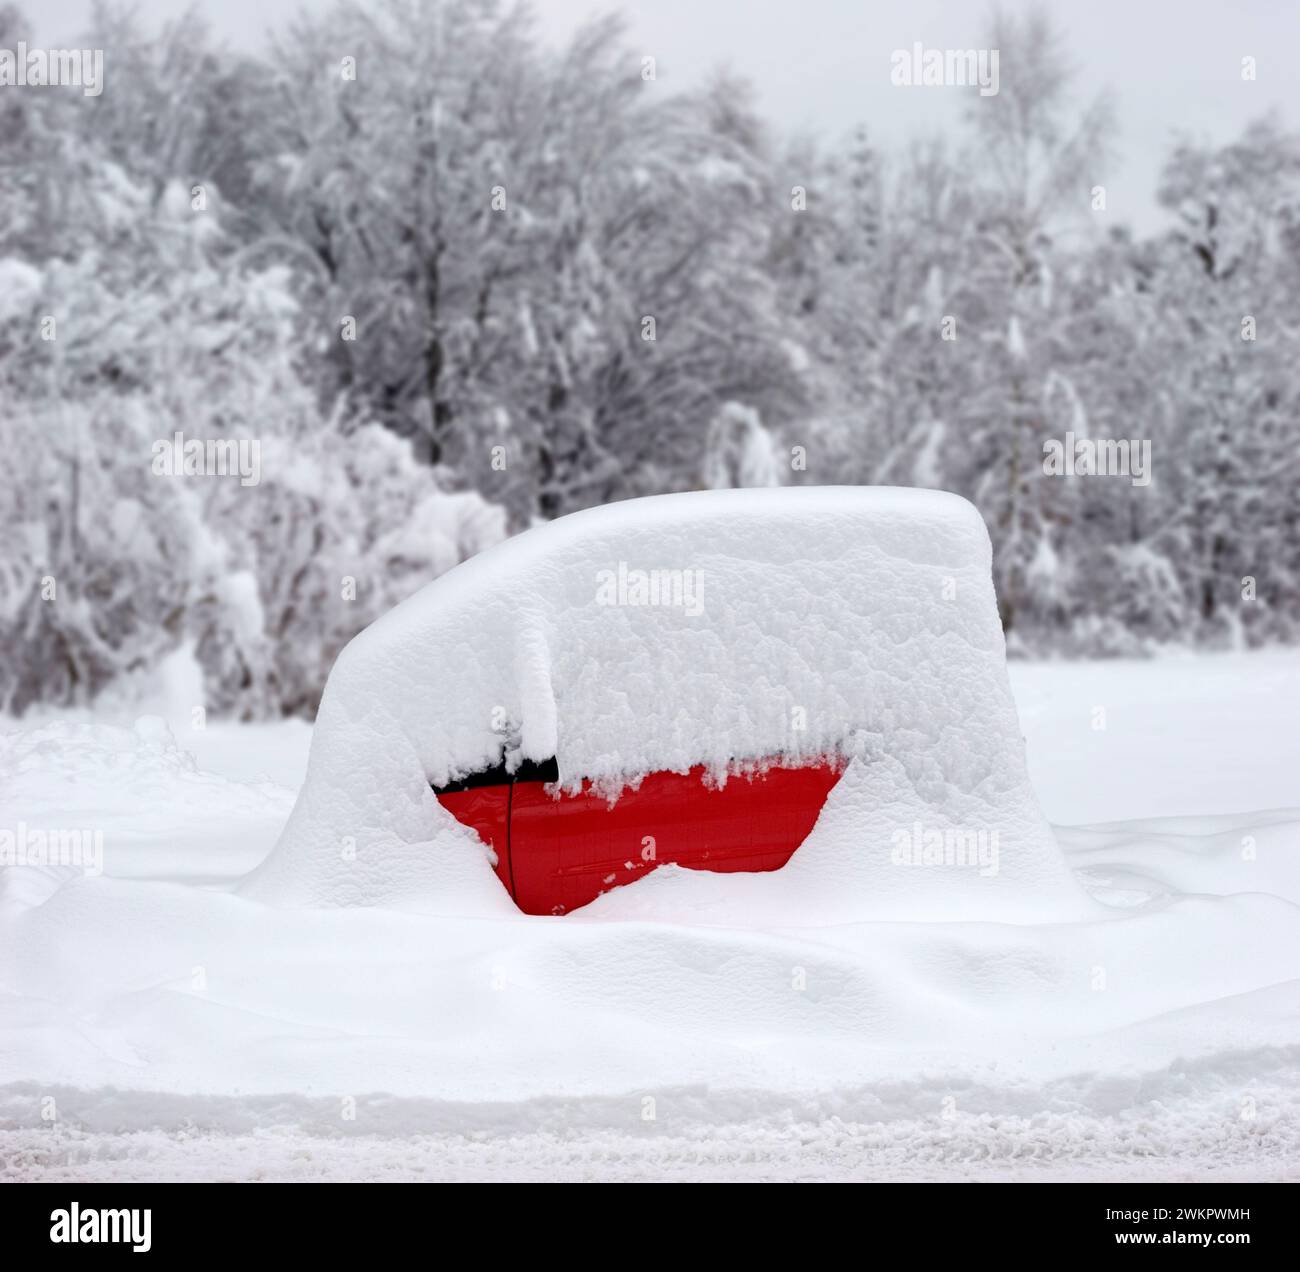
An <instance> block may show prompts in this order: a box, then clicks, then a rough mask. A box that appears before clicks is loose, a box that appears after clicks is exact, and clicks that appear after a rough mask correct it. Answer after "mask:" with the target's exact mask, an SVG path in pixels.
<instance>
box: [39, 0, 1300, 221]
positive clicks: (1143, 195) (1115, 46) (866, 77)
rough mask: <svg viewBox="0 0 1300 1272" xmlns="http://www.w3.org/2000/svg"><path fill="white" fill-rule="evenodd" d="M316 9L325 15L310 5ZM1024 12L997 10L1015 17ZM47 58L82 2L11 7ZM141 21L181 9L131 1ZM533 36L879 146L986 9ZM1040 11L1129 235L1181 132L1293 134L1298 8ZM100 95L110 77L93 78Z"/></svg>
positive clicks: (778, 17)
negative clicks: (1254, 67) (1270, 113)
mask: <svg viewBox="0 0 1300 1272" xmlns="http://www.w3.org/2000/svg"><path fill="white" fill-rule="evenodd" d="M322 3H324V0H322ZM1028 3H1030V0H1005V4H1004V7H1006V8H1009V9H1013V10H1014V9H1020V8H1024V7H1026V5H1027V4H1028ZM19 4H20V6H21V7H22V8H23V9H24V10H25V11H26V12H27V13H28V16H29V17H30V18H32V19H33V20H34V22H35V30H34V33H33V34H34V36H35V38H36V39H38V40H40V41H43V42H44V43H46V44H52V43H59V42H61V41H63V40H65V39H70V38H71V37H72V36H74V35H75V34H76V32H77V30H78V29H79V27H80V26H81V25H82V24H83V23H84V21H85V18H86V15H87V14H88V12H89V10H90V7H91V0H19ZM136 7H137V8H138V10H139V12H140V13H141V14H142V15H143V16H145V17H146V18H147V19H149V20H162V19H165V18H166V17H168V16H170V15H174V14H177V13H178V12H181V11H183V9H184V8H185V7H187V6H185V5H183V4H178V3H175V0H173V2H171V3H168V0H137V5H136ZM197 7H198V8H200V9H201V10H202V11H203V12H205V13H206V14H208V16H209V20H210V22H211V24H212V27H213V29H214V31H215V32H216V33H217V34H218V35H219V36H220V37H222V38H223V39H225V40H227V41H229V42H230V43H231V44H232V45H235V46H237V47H239V48H244V49H251V50H256V49H258V48H260V47H261V46H262V45H263V44H264V42H265V40H266V35H267V31H268V30H269V29H271V28H273V27H276V26H278V25H280V24H282V23H283V22H284V21H285V20H286V19H287V18H288V17H290V16H292V15H293V14H294V13H296V12H298V11H299V10H301V9H311V8H313V7H314V6H313V5H312V4H311V3H310V2H308V3H304V2H303V0H205V2H203V3H200V4H199V5H198V6H197ZM535 7H536V10H537V12H538V14H539V17H540V19H541V26H542V29H543V31H545V32H546V33H547V34H548V36H551V37H554V38H557V39H558V38H563V37H564V36H565V35H566V34H568V33H569V32H570V31H572V30H573V29H574V28H575V27H576V26H577V25H578V24H579V23H581V22H582V21H583V19H584V18H587V17H590V16H593V15H595V14H599V13H604V12H609V11H616V12H621V13H623V14H624V15H625V16H626V18H627V21H628V27H629V37H630V40H631V42H632V45H633V47H634V49H635V51H636V52H638V53H640V54H649V55H653V56H654V57H655V59H656V64H657V69H658V79H659V81H660V82H662V83H664V84H666V85H677V84H680V85H690V84H693V83H696V82H698V81H699V80H700V79H701V78H702V77H704V76H706V75H707V74H708V73H709V72H710V70H712V69H714V68H717V67H720V66H725V67H727V68H728V69H729V70H731V71H734V72H738V73H740V74H743V75H744V76H746V77H747V78H749V79H750V80H751V81H752V82H753V83H754V85H755V87H756V89H757V91H758V95H759V101H760V103H761V105H762V108H763V110H764V113H765V114H766V115H767V117H768V119H769V120H770V121H771V122H772V123H773V124H775V125H777V126H778V127H784V128H787V129H789V130H790V131H792V132H799V133H803V134H806V135H813V136H817V137H824V138H826V139H827V140H828V141H833V140H836V139H838V138H840V137H842V136H843V135H844V134H845V133H846V132H848V131H849V130H850V129H852V128H854V127H856V126H857V125H859V124H865V125H866V126H867V127H868V128H869V129H870V130H871V132H872V134H873V135H874V136H875V137H877V138H878V139H879V140H880V141H881V142H882V143H883V144H885V145H887V146H888V145H906V144H907V142H908V140H909V139H910V138H912V137H915V136H917V135H919V134H921V133H924V132H928V131H934V130H937V129H942V128H945V127H950V126H952V124H953V123H954V122H955V120H956V118H957V112H958V110H959V108H960V103H961V97H962V94H961V93H960V92H959V91H957V90H948V89H943V88H929V89H912V90H907V89H898V88H894V87H893V86H892V85H891V84H890V80H889V72H890V53H891V52H892V51H893V50H894V49H898V48H911V46H912V44H913V42H914V41H916V40H920V41H922V43H923V44H925V45H926V46H927V47H934V48H967V47H976V46H978V44H979V35H980V28H981V22H982V19H983V18H984V16H985V15H986V14H987V13H988V6H986V5H984V4H981V3H979V0H644V2H642V0H623V2H621V3H620V2H617V0H616V2H613V3H602V0H539V3H537V4H536V6H535ZM1049 7H1050V10H1051V12H1052V13H1053V15H1054V16H1055V17H1056V18H1057V20H1058V22H1059V23H1060V25H1061V26H1062V28H1063V29H1064V31H1065V32H1066V34H1067V36H1068V38H1069V43H1070V46H1071V48H1072V50H1073V52H1074V56H1075V59H1076V62H1077V64H1078V67H1079V70H1080V72H1081V74H1080V78H1079V82H1078V87H1079V91H1080V93H1081V95H1091V94H1092V93H1094V92H1095V91H1097V90H1099V89H1102V88H1108V89H1109V90H1110V91H1111V93H1112V95H1113V97H1114V100H1115V103H1116V108H1117V116H1118V120H1119V125H1120V142H1119V144H1120V157H1119V162H1118V164H1117V166H1116V167H1115V168H1114V169H1113V170H1112V171H1111V172H1110V173H1109V174H1108V176H1107V186H1108V204H1109V208H1110V213H1111V215H1113V216H1115V217H1116V218H1124V219H1128V220H1130V221H1132V222H1133V223H1134V225H1135V226H1136V227H1137V228H1139V229H1150V228H1152V227H1153V226H1154V225H1156V224H1158V223H1159V215H1158V212H1157V209H1156V207H1155V202H1154V192H1155V185H1156V179H1157V175H1158V169H1159V164H1160V161H1161V158H1162V156H1163V155H1164V153H1165V152H1166V150H1167V147H1168V143H1169V141H1170V138H1171V137H1173V136H1174V135H1175V134H1176V133H1177V132H1179V131H1180V130H1181V131H1187V132H1189V133H1190V134H1191V135H1192V136H1194V137H1196V138H1200V139H1203V140H1208V141H1213V142H1223V141H1227V140H1229V139H1230V138H1232V137H1233V136H1235V135H1236V134H1237V133H1238V132H1239V131H1240V129H1241V127H1242V126H1243V125H1244V124H1245V123H1246V122H1247V121H1248V120H1250V119H1252V118H1254V117H1256V116H1258V115H1261V114H1263V113H1264V112H1266V111H1267V110H1269V109H1270V108H1274V109H1277V110H1278V111H1279V112H1280V113H1281V114H1282V116H1283V118H1284V119H1285V120H1286V122H1287V123H1288V124H1289V125H1291V126H1295V125H1296V124H1297V122H1298V119H1297V117H1298V116H1300V75H1297V73H1296V70H1295V66H1294V59H1295V56H1296V52H1297V50H1300V0H1163V3H1158V4H1157V3H1152V2H1151V0H1146V2H1145V3H1139V2H1138V0H1055V2H1054V3H1052V4H1051V5H1050V6H1049ZM1246 55H1249V56H1252V57H1254V58H1256V59H1257V62H1258V75H1259V78H1258V80H1257V82H1255V83H1247V82H1243V81H1242V79H1241V59H1242V57H1243V56H1246ZM105 72H106V73H105V80H106V83H107V84H108V85H109V86H110V89H111V82H112V68H111V66H110V67H106V68H105Z"/></svg>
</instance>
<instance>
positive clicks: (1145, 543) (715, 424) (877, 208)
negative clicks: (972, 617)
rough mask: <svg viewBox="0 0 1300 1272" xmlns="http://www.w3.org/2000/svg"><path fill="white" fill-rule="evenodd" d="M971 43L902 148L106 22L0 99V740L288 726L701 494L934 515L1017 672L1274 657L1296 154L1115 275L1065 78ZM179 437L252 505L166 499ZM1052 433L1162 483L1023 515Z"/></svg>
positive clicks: (1099, 153) (1088, 155) (443, 3)
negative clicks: (33, 712)
mask: <svg viewBox="0 0 1300 1272" xmlns="http://www.w3.org/2000/svg"><path fill="white" fill-rule="evenodd" d="M991 21H992V26H991V29H990V30H989V32H988V43H989V45H990V46H991V47H997V48H999V49H1000V50H1001V51H1002V62H1001V65H1002V76H1001V89H1000V92H999V93H998V94H997V95H996V96H990V97H981V96H979V95H978V93H977V92H976V91H974V90H972V91H971V93H970V102H969V108H968V111H967V115H966V119H965V123H964V125H963V128H962V131H961V132H960V133H954V134H948V135H944V136H942V137H940V136H936V137H934V138H933V139H932V140H931V141H929V142H926V143H925V144H920V145H914V146H909V147H906V148H903V147H899V146H891V145H886V144H884V143H883V142H882V141H880V140H879V139H878V138H877V137H876V136H874V135H873V133H872V132H871V131H870V130H862V131H859V132H857V133H855V134H854V135H852V136H850V137H847V138H841V137H826V138H818V139H815V140H810V139H806V138H804V139H801V138H798V137H794V136H790V135H787V133H786V132H785V131H784V130H783V129H782V127H781V126H780V125H779V123H778V122H776V121H773V120H770V119H765V118H763V117H762V115H761V113H760V111H759V110H758V108H757V107H756V105H755V99H754V94H753V92H752V90H751V88H750V87H749V86H748V85H747V84H746V83H744V82H742V81H740V80H737V79H735V78H731V77H728V76H725V75H719V77H718V78H716V79H715V80H714V81H713V82H712V83H711V84H709V85H708V86H707V87H706V88H703V89H697V90H693V91H690V92H681V91H675V90H670V89H668V88H667V87H666V86H665V85H664V84H663V83H662V82H661V80H660V79H659V78H658V77H657V75H656V73H655V67H654V65H653V62H652V61H651V60H648V59H646V58H645V57H644V56H643V55H642V52H641V50H640V49H638V48H636V47H634V46H632V45H631V44H630V43H629V42H628V41H627V40H626V38H625V37H624V35H623V33H622V32H621V30H620V27H619V25H618V23H617V22H616V21H613V20H609V21H602V22H598V23H596V24H594V25H590V26H588V27H586V28H585V29H583V30H582V31H581V33H580V34H579V35H578V36H577V37H575V38H574V39H572V40H571V41H570V42H569V43H567V44H565V45H563V46H554V45H553V44H552V43H551V42H549V41H546V40H543V39H542V38H541V36H540V35H539V34H538V32H537V29H536V25H535V23H534V22H533V21H532V19H531V17H530V15H529V12H528V10H527V9H526V8H523V9H520V8H515V7H509V6H505V5H501V4H498V3H495V2H494V0H377V2H376V3H373V4H367V5H364V6H361V5H357V4H355V3H351V2H350V0H349V2H345V3H342V4H339V5H338V6H337V7H335V8H333V9H330V10H328V11H321V12H319V13H313V14H312V15H311V16H309V17H303V18H301V19H300V20H299V21H298V23H297V24H296V25H293V26H291V27H290V28H287V29H285V30H284V31H283V32H282V33H281V36H280V39H279V41H278V43H277V44H276V46H275V47H273V48H271V49H268V50H266V51H265V53H264V54H262V55H261V56H258V57H254V56H251V55H248V54H244V53H236V52H233V51H230V50H227V49H225V48H224V47H223V46H221V45H220V44H219V43H218V42H217V41H215V40H214V39H212V38H211V37H210V36H209V34H208V33H207V32H206V30H205V27H204V24H203V22H202V20H201V19H200V18H198V17H197V16H191V17H190V18H187V19H184V20H181V21H179V22H177V23H175V24H173V25H171V26H169V27H167V28H166V29H164V30H157V29H153V28H151V27H146V26H143V25H141V24H139V23H138V22H137V21H136V20H134V19H132V18H130V17H128V16H124V15H123V14H122V13H121V12H118V11H115V10H112V9H104V10H102V11H100V13H99V16H98V17H97V19H96V26H95V27H94V28H93V29H91V30H89V31H87V32H85V33H84V35H83V38H82V41H81V42H82V43H83V44H84V45H86V46H89V47H95V48H102V49H104V50H105V63H106V65H107V66H108V67H109V68H110V70H109V74H110V75H111V76H112V88H111V91H108V92H104V93H103V94H102V95H100V96H87V95H83V94H81V93H71V92H55V91H49V92H20V93H14V92H6V93H2V94H0V438H2V439H3V443H4V452H5V461H4V463H3V464H0V545H2V547H0V711H8V712H18V713H21V712H23V711H25V710H27V709H28V708H30V707H32V706H33V705H35V704H38V703H40V704H61V705H66V704H84V703H86V702H89V701H91V700H92V699H94V698H95V697H96V696H98V695H99V694H101V693H102V692H103V691H105V690H107V689H109V688H110V687H111V686H116V687H121V686H122V685H123V684H127V683H130V682H131V681H132V680H133V679H134V678H141V677H147V676H149V675H150V674H151V673H152V672H153V670H154V669H155V668H156V667H157V665H158V664H159V662H160V661H161V660H162V659H163V658H165V657H166V656H167V655H168V654H170V653H172V652H174V651H176V650H180V649H187V650H189V651H191V652H192V654H193V657H194V658H195V659H196V660H197V662H198V664H199V665H200V666H201V667H202V669H203V673H204V680H205V687H204V694H205V699H206V706H207V708H208V709H209V710H211V711H213V712H214V713H225V714H230V715H236V716H239V717H243V718H259V717H269V716H275V715H281V714H304V715H310V714H311V713H312V712H313V711H314V709H315V706H316V703H317V700H318V698H319V694H320V690H321V687H322V685H323V683H324V679H325V675H326V673H327V671H328V670H329V667H330V665H331V663H332V662H333V659H334V657H335V655H336V654H337V652H338V650H339V649H340V648H341V647H342V645H343V644H344V643H345V642H346V641H347V640H348V639H349V638H350V637H351V636H352V635H353V634H354V633H356V632H357V631H359V630H360V629H361V628H362V627H364V626H366V625H367V624H368V623H369V622H371V621H372V620H373V619H374V618H376V617H377V616H378V615H379V614H381V613H383V612H384V611H385V610H387V609H389V608H390V607H391V606H392V605H393V604H394V603H395V602H397V601H398V600H400V599H402V598H403V597H404V596H406V595H407V594H409V593H410V592H412V591H413V590H415V588H417V587H418V586H420V585H421V584H423V583H424V582H426V581H427V580H428V579H430V578H432V577H434V576H435V575H437V574H439V573H441V572H443V571H445V570H447V569H449V568H450V567H451V566H453V565H454V564H456V563H457V562H459V561H461V560H463V559H465V558H466V557H468V556H470V555H472V554H473V553H475V552H476V551H478V550H480V549H481V548H483V547H485V546H487V545H489V544H491V543H493V542H495V541H497V540H499V539H500V538H502V537H504V536H506V535H508V534H510V533H513V532H516V531H518V530H520V529H523V528H525V527H527V526H529V525H532V524H534V523H536V522H537V521H540V520H548V519H551V518H554V517H557V516H560V515H562V514H564V513H567V512H571V511H574V510H576V509H579V508H583V507H587V506H590V505H593V504H599V503H606V502H610V501H614V500H620V499H626V498H630V497H633V496H638V495H644V494H653V493H658V492H666V491H677V490H689V489H695V488H702V487H723V486H747V485H775V484H805V483H807V484H816V485H825V484H833V483H854V484H886V485H902V486H926V487H935V488H942V489H947V490H952V491H956V492H958V493H959V494H962V495H964V496H966V497H967V498H969V499H971V500H972V501H974V502H975V503H976V505H977V506H978V507H979V509H980V511H981V512H982V514H983V516H984V518H985V521H986V522H987V524H988V528H989V531H990V534H991V536H992V539H993V544H994V580H995V584H996V588H997V594H998V597H999V604H1000V607H1001V616H1002V621H1003V625H1004V628H1005V630H1006V632H1007V636H1008V641H1009V646H1010V648H1011V650H1012V651H1013V652H1020V653H1033V654H1053V653H1064V654H1071V655H1077V654H1086V655H1094V654H1119V653H1141V652H1144V651H1146V650H1148V649H1153V648H1156V647H1158V646H1160V645H1163V644H1188V645H1197V646H1201V647H1207V648H1215V647H1226V646H1241V645H1247V644H1249V645H1262V644H1268V643H1272V642H1277V641H1294V640H1296V639H1297V638H1300V525H1298V524H1297V523H1298V522H1300V500H1298V499H1297V497H1296V470H1297V466H1298V465H1300V430H1298V429H1297V427H1296V419H1297V413H1298V409H1300V367H1298V366H1297V361H1296V357H1295V352H1296V349H1297V347H1298V346H1297V340H1300V301H1298V300H1297V297H1300V137H1297V136H1296V135H1295V134H1293V133H1291V132H1290V131H1288V130H1287V127H1286V124H1285V122H1284V121H1281V120H1276V119H1269V118H1263V119H1260V120H1259V122H1257V123H1256V124H1254V125H1252V126H1251V127H1250V128H1248V129H1247V130H1246V131H1245V132H1244V133H1243V134H1242V135H1241V136H1240V137H1238V138H1237V139H1236V140H1235V141H1234V142H1232V144H1230V145H1227V146H1224V147H1222V148H1218V149H1211V148H1206V147H1203V146H1200V145H1198V144H1195V143H1193V142H1190V141H1189V142H1186V143H1182V144H1177V145H1174V146H1173V147H1172V148H1171V149H1170V150H1169V152H1168V155H1167V158H1166V162H1165V166H1164V169H1163V174H1162V177H1161V181H1160V187H1159V197H1160V202H1161V205H1162V208H1163V209H1164V213H1165V220H1164V224H1163V227H1162V228H1161V229H1160V230H1159V231H1158V232H1156V233H1151V234H1148V235H1144V236H1137V235H1135V234H1134V233H1133V232H1131V231H1130V230H1129V229H1128V228H1127V227H1126V226H1125V224H1124V223H1123V222H1121V221H1119V220H1118V219H1117V218H1114V217H1113V216H1112V215H1111V214H1110V213H1109V211H1108V209H1107V206H1106V189H1105V187H1106V180H1107V178H1106V173H1107V158H1108V155H1109V154H1110V153H1111V152H1112V150H1113V148H1114V147H1115V145H1116V144H1117V143H1118V140H1119V138H1120V137H1121V136H1122V124H1123V121H1122V120H1118V119H1116V118H1115V117H1114V113H1113V111H1112V110H1111V109H1110V107H1109V106H1108V103H1107V100H1106V97H1105V95H1104V93H1103V92H1101V91H1100V90H1099V89H1098V87H1097V85H1096V84H1094V83H1093V82H1092V81H1091V80H1090V79H1089V77H1088V75H1087V73H1086V69H1085V70H1079V71H1078V72H1075V73H1072V72H1071V70H1070V59H1069V58H1068V56H1067V52H1066V38H1065V37H1066V32H1064V31H1063V30H1062V29H1060V28H1058V27H1056V26H1054V25H1053V24H1052V22H1051V21H1050V20H1049V19H1047V18H1045V17H1034V16H1030V17H1018V18H996V17H995V18H993V19H992V20H991ZM26 32H27V19H26V17H25V15H24V14H23V12H22V11H21V10H20V9H17V8H14V7H12V6H9V7H0V46H3V47H9V48H12V47H14V46H15V44H16V43H17V42H18V41H20V40H23V39H25V38H26ZM177 433H180V434H183V436H184V438H185V439H191V440H192V439H199V440H203V439H215V438H220V439H242V440H244V441H248V442H253V441H255V442H256V443H257V444H258V446H259V448H260V472H259V477H258V480H257V481H256V482H244V481H241V480H240V478H239V476H238V475H234V476H227V477H223V478H221V479H213V480H191V481H187V480H181V479H177V478H175V477H172V476H169V475H166V474H165V473H164V474H161V475H160V474H159V472H158V471H157V465H156V463H155V462H154V461H155V457H156V455H157V454H158V447H159V446H160V445H164V446H165V445H167V444H170V442H171V440H172V439H173V438H174V437H175V435H176V434H177ZM1069 435H1072V436H1073V438H1075V439H1095V440H1096V441H1098V442H1107V441H1116V440H1131V441H1132V442H1133V444H1134V447H1135V448H1136V447H1137V445H1138V444H1139V443H1143V444H1149V447H1150V456H1151V468H1150V473H1149V481H1147V482H1145V483H1138V482H1135V481H1133V480H1130V479H1128V478H1122V477H1109V478H1104V479H1103V478H1100V477H1098V478H1094V479H1087V478H1083V477H1078V478H1073V479H1063V478H1061V477H1058V476H1053V475H1051V474H1050V473H1048V472H1046V471H1045V468H1044V443H1045V442H1047V441H1051V440H1054V439H1055V440H1060V441H1061V442H1062V443H1064V442H1065V439H1066V438H1067V436H1069Z"/></svg>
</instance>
